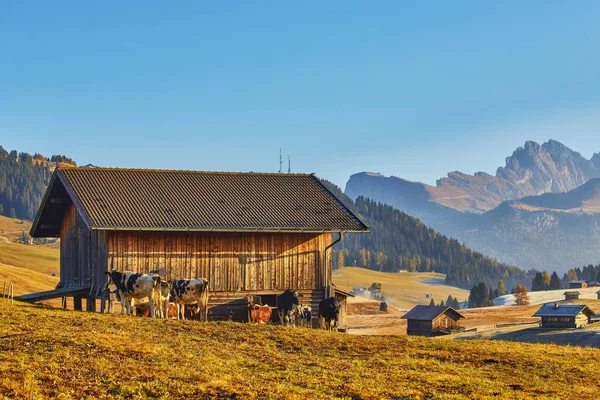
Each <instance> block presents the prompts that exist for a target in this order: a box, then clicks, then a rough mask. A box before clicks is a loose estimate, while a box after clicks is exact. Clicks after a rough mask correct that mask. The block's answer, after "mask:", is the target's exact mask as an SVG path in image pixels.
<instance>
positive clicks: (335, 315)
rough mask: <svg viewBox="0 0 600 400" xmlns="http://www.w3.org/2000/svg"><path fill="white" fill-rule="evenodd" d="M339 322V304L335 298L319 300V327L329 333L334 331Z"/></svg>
mask: <svg viewBox="0 0 600 400" xmlns="http://www.w3.org/2000/svg"><path fill="white" fill-rule="evenodd" d="M339 321H340V302H339V301H338V300H337V299H336V298H335V297H329V298H328V299H323V300H321V302H320V303H319V322H320V323H321V327H322V328H324V329H328V330H330V331H332V330H336V329H337V325H338V322H339ZM323 322H324V323H323Z"/></svg>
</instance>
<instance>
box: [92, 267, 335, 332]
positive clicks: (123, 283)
mask: <svg viewBox="0 0 600 400" xmlns="http://www.w3.org/2000/svg"><path fill="white" fill-rule="evenodd" d="M105 275H106V276H107V277H108V282H107V283H106V286H105V287H104V295H103V299H104V300H108V301H109V307H108V311H109V312H111V308H112V307H111V301H110V300H111V297H112V296H114V297H116V299H117V300H119V301H120V303H121V314H125V313H126V314H127V315H132V314H133V313H134V308H135V309H136V310H137V311H138V313H139V312H141V313H146V314H147V315H148V316H149V317H157V318H177V319H185V315H186V305H196V307H195V309H193V308H192V309H191V310H190V311H191V312H192V313H193V314H192V315H193V316H194V317H195V318H197V319H199V320H201V321H206V320H208V280H207V279H205V278H197V279H183V280H171V281H165V280H163V279H161V277H160V275H158V274H153V273H150V274H137V273H134V272H119V271H114V270H113V271H110V272H109V271H106V272H105ZM274 308H276V310H277V314H278V317H279V323H280V324H281V325H286V326H299V327H303V326H308V327H312V318H313V315H312V308H311V307H310V306H308V305H303V304H301V302H300V295H299V294H298V292H296V291H293V290H289V289H288V290H286V291H285V292H283V293H282V294H280V295H279V296H277V307H274ZM274 308H271V307H270V306H268V305H266V304H265V305H259V304H250V305H248V319H249V321H250V322H253V323H257V324H264V323H267V322H269V321H271V318H272V316H273V315H272V313H273V309H274ZM318 317H319V325H320V327H322V328H324V329H328V330H336V329H337V325H338V322H339V317H340V303H339V302H338V300H337V299H335V298H334V297H329V298H326V299H323V300H321V302H320V303H319V312H318Z"/></svg>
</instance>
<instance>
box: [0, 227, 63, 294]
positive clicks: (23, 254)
mask: <svg viewBox="0 0 600 400" xmlns="http://www.w3.org/2000/svg"><path fill="white" fill-rule="evenodd" d="M29 229H31V222H30V221H21V220H19V219H13V218H7V217H3V216H0V282H1V281H2V280H3V279H6V278H4V276H6V277H8V276H13V275H14V272H15V271H8V269H7V268H5V267H6V266H13V267H20V268H25V269H27V270H28V271H33V272H38V273H41V274H44V275H52V274H56V275H58V273H59V272H60V250H59V247H58V245H57V244H53V245H45V246H36V245H31V246H30V245H24V244H21V243H15V242H14V240H15V239H17V238H19V237H20V236H21V234H22V231H23V230H25V232H29ZM2 264H4V265H2ZM24 274H25V275H26V274H27V273H24ZM52 281H54V279H53V280H52ZM44 282H50V281H49V280H47V279H45V277H40V284H42V285H43V283H44ZM56 282H58V280H56ZM15 285H16V283H15ZM55 285H56V283H54V285H53V286H52V288H54V286H55ZM19 290H20V289H19Z"/></svg>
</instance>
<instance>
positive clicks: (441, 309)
mask: <svg viewBox="0 0 600 400" xmlns="http://www.w3.org/2000/svg"><path fill="white" fill-rule="evenodd" d="M444 313H448V314H450V315H451V316H452V317H454V319H455V320H459V319H461V318H465V317H464V316H463V315H462V314H461V313H459V312H458V311H456V310H455V309H453V308H452V307H448V306H415V308H413V309H412V310H410V311H409V312H407V313H406V314H404V315H403V316H402V319H416V320H419V321H433V320H434V319H436V318H437V317H439V316H440V315H442V314H444Z"/></svg>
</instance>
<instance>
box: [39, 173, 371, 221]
mask: <svg viewBox="0 0 600 400" xmlns="http://www.w3.org/2000/svg"><path fill="white" fill-rule="evenodd" d="M56 173H57V174H58V177H59V178H60V181H61V182H62V183H63V184H64V185H65V188H66V189H67V192H69V194H70V196H71V198H72V200H73V203H74V204H75V205H76V206H78V207H79V208H80V209H81V210H82V214H84V215H82V216H83V218H84V220H86V221H87V222H88V223H89V224H90V227H91V228H92V229H115V230H127V229H134V230H200V231H268V232H276V231H305V232H311V231H314V232H329V231H331V232H333V231H366V230H368V227H367V226H366V225H365V224H364V223H363V222H362V221H361V220H360V219H359V218H358V217H357V216H356V215H355V214H354V213H352V211H350V210H349V209H348V208H347V207H346V206H345V205H344V204H343V203H342V202H341V201H340V200H339V199H338V198H337V197H336V196H335V195H333V194H332V193H331V192H330V191H329V190H328V189H327V188H326V187H325V186H324V185H323V184H322V183H321V182H320V181H319V179H318V178H317V177H316V176H314V175H308V174H261V173H225V172H198V171H170V170H139V169H116V168H64V169H60V170H57V171H56ZM48 190H49V191H50V190H51V188H50V187H49V188H48ZM42 206H44V204H42ZM37 219H38V218H36V220H37ZM34 225H35V224H34ZM33 231H35V226H34V228H33V229H32V232H33Z"/></svg>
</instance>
